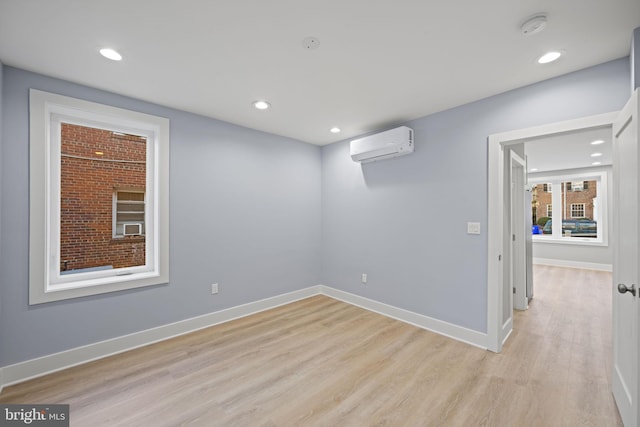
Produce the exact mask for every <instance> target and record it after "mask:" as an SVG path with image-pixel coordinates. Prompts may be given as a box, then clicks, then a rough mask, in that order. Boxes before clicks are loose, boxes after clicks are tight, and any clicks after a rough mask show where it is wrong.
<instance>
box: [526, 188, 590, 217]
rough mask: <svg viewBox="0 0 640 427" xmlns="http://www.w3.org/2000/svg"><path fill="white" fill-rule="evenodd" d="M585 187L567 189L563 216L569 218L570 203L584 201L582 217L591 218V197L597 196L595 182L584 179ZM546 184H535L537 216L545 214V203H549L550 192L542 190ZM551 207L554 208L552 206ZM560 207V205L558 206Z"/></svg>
mask: <svg viewBox="0 0 640 427" xmlns="http://www.w3.org/2000/svg"><path fill="white" fill-rule="evenodd" d="M584 182H585V183H586V186H587V188H586V189H584V190H580V191H572V190H569V191H567V198H566V200H567V203H566V206H565V212H564V215H563V218H565V219H571V204H572V203H584V218H589V219H593V199H594V198H595V197H596V196H597V182H596V181H584ZM545 186H546V184H538V185H537V186H536V192H535V194H536V200H535V201H536V202H537V215H536V217H537V218H542V217H544V216H547V205H551V204H552V203H551V199H552V193H550V192H547V191H545V190H544V187H545ZM552 208H554V207H553V206H552ZM559 208H560V207H559Z"/></svg>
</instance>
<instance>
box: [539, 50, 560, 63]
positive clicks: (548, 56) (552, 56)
mask: <svg viewBox="0 0 640 427" xmlns="http://www.w3.org/2000/svg"><path fill="white" fill-rule="evenodd" d="M561 56H562V52H558V51H557V50H556V51H552V52H547V53H545V54H544V55H542V56H541V57H540V58H538V64H548V63H549V62H553V61H555V60H556V59H558V58H560V57H561Z"/></svg>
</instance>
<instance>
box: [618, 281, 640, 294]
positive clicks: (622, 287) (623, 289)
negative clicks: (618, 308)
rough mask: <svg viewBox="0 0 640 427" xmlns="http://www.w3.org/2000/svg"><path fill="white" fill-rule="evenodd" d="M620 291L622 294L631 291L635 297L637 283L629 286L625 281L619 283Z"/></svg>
mask: <svg viewBox="0 0 640 427" xmlns="http://www.w3.org/2000/svg"><path fill="white" fill-rule="evenodd" d="M618 292H620V293H621V294H624V293H626V292H631V295H633V296H634V297H635V296H636V285H631V287H628V286H627V285H625V284H624V283H620V284H619V285H618Z"/></svg>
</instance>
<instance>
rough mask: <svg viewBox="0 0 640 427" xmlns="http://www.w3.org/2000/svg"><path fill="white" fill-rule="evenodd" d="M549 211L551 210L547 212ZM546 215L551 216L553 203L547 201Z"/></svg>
mask: <svg viewBox="0 0 640 427" xmlns="http://www.w3.org/2000/svg"><path fill="white" fill-rule="evenodd" d="M549 211H551V212H549ZM546 216H548V217H552V216H553V203H549V204H547V215H546Z"/></svg>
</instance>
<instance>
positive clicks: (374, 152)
mask: <svg viewBox="0 0 640 427" xmlns="http://www.w3.org/2000/svg"><path fill="white" fill-rule="evenodd" d="M410 153H413V129H411V128H409V127H407V126H400V127H398V128H395V129H390V130H387V131H385V132H380V133H376V134H375V135H369V136H365V137H364V138H360V139H354V140H353V141H351V159H352V160H353V161H354V162H361V163H369V162H375V161H376V160H383V159H390V158H392V157H398V156H404V155H406V154H410Z"/></svg>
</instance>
